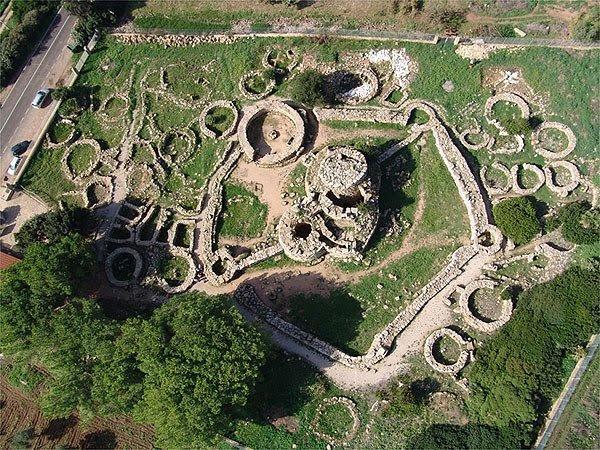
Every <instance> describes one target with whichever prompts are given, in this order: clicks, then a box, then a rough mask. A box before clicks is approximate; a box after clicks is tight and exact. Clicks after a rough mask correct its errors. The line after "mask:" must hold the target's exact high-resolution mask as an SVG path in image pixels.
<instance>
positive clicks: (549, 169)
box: [544, 161, 581, 198]
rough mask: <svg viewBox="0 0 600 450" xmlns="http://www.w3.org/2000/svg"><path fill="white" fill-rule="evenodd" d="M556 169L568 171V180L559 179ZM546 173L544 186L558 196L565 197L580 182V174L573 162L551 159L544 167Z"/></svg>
mask: <svg viewBox="0 0 600 450" xmlns="http://www.w3.org/2000/svg"><path fill="white" fill-rule="evenodd" d="M557 169H563V170H564V171H565V172H567V173H568V180H564V179H563V180H559V173H558V170H557ZM544 174H545V175H546V186H548V189H550V190H551V191H552V192H554V193H555V194H556V195H558V196H559V197H563V198H564V197H566V196H567V195H569V194H570V193H571V191H573V190H575V188H576V187H577V186H579V183H580V182H581V174H580V173H579V169H578V168H577V166H576V165H575V164H573V163H572V162H569V161H552V162H551V163H549V164H548V165H547V166H546V167H544Z"/></svg>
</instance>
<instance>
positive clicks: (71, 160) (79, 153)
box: [67, 144, 96, 176]
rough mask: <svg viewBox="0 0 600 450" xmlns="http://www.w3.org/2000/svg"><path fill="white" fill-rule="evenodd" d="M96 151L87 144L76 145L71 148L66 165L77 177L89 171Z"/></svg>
mask: <svg viewBox="0 0 600 450" xmlns="http://www.w3.org/2000/svg"><path fill="white" fill-rule="evenodd" d="M95 155H96V149H94V147H92V146H91V145H88V144H81V145H77V146H75V147H74V148H73V150H72V152H71V154H70V155H69V157H68V158H67V164H68V165H69V167H70V168H71V170H72V171H73V173H74V174H75V175H76V176H78V175H81V174H82V173H83V172H85V171H87V170H89V169H90V168H91V166H92V164H93V162H94V158H95Z"/></svg>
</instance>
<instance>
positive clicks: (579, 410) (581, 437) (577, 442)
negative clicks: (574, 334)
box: [547, 354, 600, 449]
mask: <svg viewBox="0 0 600 450" xmlns="http://www.w3.org/2000/svg"><path fill="white" fill-rule="evenodd" d="M599 410H600V356H598V354H596V356H594V359H593V360H592V361H591V362H590V365H589V366H588V368H587V370H586V372H585V373H584V374H583V376H582V377H581V381H580V382H579V385H578V386H577V389H576V390H575V392H574V393H573V396H572V397H571V399H570V400H569V403H568V404H567V406H566V408H565V410H564V412H563V414H562V416H561V418H560V421H559V422H558V424H557V425H556V428H555V429H554V432H553V433H552V436H551V438H550V440H549V441H548V445H547V447H548V448H550V449H564V448H578V449H588V448H594V446H595V445H597V439H598V435H599V434H600V423H599V422H598V416H597V414H598V411H599Z"/></svg>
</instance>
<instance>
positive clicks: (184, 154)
mask: <svg viewBox="0 0 600 450" xmlns="http://www.w3.org/2000/svg"><path fill="white" fill-rule="evenodd" d="M178 141H180V142H182V143H183V144H181V143H180V144H179V145H180V146H181V145H182V146H183V148H181V149H176V148H175V146H176V145H177V142H178ZM195 145H196V136H195V135H194V133H193V132H192V131H190V130H172V131H169V132H167V133H165V134H164V136H163V139H162V141H161V143H160V145H159V146H158V155H159V156H160V157H161V159H162V160H163V161H165V162H166V163H168V164H175V165H178V164H181V163H183V162H185V161H187V160H188V159H189V158H190V157H191V156H192V153H193V151H194V146H195Z"/></svg>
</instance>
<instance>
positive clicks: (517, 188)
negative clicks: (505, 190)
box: [510, 163, 546, 195]
mask: <svg viewBox="0 0 600 450" xmlns="http://www.w3.org/2000/svg"><path fill="white" fill-rule="evenodd" d="M519 169H521V170H522V171H523V172H525V171H528V172H529V173H531V174H533V176H534V177H535V179H536V180H535V181H534V183H533V184H532V185H531V186H529V187H524V186H522V185H521V183H520V182H519ZM510 174H511V177H512V190H513V191H514V192H516V193H517V194H520V195H531V194H535V193H536V192H537V191H538V190H539V189H540V188H541V187H542V186H543V185H544V182H545V181H546V176H545V175H544V171H543V170H542V169H540V168H539V167H538V166H536V165H535V164H528V163H525V164H522V165H521V166H519V165H517V164H515V165H514V166H512V167H511V168H510Z"/></svg>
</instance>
